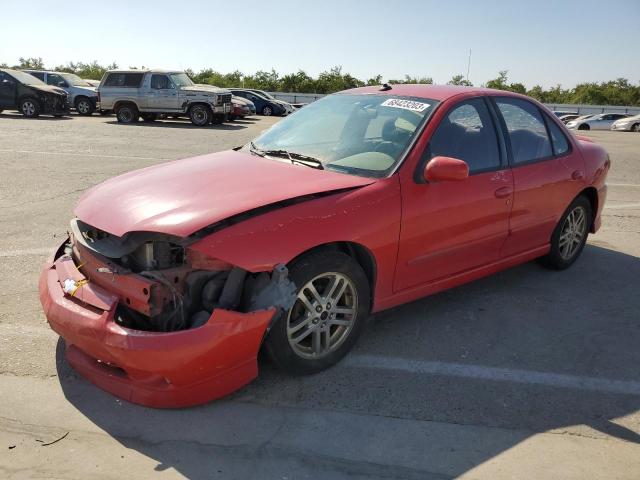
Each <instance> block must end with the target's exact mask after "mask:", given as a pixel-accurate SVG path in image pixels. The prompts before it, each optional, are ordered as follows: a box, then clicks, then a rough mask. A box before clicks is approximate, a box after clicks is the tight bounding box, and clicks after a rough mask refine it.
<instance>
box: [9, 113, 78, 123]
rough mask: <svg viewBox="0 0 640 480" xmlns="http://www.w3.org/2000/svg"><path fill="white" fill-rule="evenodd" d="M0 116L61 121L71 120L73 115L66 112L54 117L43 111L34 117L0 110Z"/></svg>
mask: <svg viewBox="0 0 640 480" xmlns="http://www.w3.org/2000/svg"><path fill="white" fill-rule="evenodd" d="M0 117H9V118H11V119H13V120H24V121H29V122H37V121H43V120H44V121H53V122H57V121H62V120H73V117H72V116H71V115H70V114H67V115H65V116H62V117H54V116H53V115H49V114H47V113H43V114H41V115H39V116H37V117H34V118H28V117H25V116H24V115H22V114H21V113H20V112H0Z"/></svg>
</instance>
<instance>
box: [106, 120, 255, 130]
mask: <svg viewBox="0 0 640 480" xmlns="http://www.w3.org/2000/svg"><path fill="white" fill-rule="evenodd" d="M105 123H107V124H110V125H119V126H124V127H150V128H191V129H203V130H242V129H244V128H247V127H246V126H244V125H234V124H230V123H222V124H220V125H213V124H209V125H206V126H204V127H196V126H194V125H192V124H191V122H189V121H186V122H185V121H181V120H179V119H171V120H167V119H163V120H156V121H155V122H142V121H140V122H137V123H128V124H126V125H125V124H122V123H120V122H118V121H117V120H110V121H107V122H105Z"/></svg>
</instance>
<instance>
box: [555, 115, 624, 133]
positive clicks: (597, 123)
mask: <svg viewBox="0 0 640 480" xmlns="http://www.w3.org/2000/svg"><path fill="white" fill-rule="evenodd" d="M628 116H629V115H627V114H626V113H600V114H598V115H591V116H589V117H587V118H584V117H583V118H576V119H575V120H572V121H570V122H569V123H567V128H569V129H571V130H609V128H611V125H613V122H615V121H616V120H620V119H621V118H627V117H628Z"/></svg>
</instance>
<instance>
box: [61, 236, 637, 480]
mask: <svg viewBox="0 0 640 480" xmlns="http://www.w3.org/2000/svg"><path fill="white" fill-rule="evenodd" d="M639 275H640V258H637V257H634V256H631V255H626V254H624V253H620V252H616V251H614V250H611V249H608V248H605V247H601V246H595V245H588V246H587V247H586V248H585V250H584V252H583V256H582V258H580V260H579V261H578V262H576V264H575V265H574V266H573V267H572V268H570V269H568V270H566V271H562V272H549V271H546V270H544V269H543V268H541V267H540V266H539V265H537V263H535V262H532V263H529V264H525V265H521V266H518V267H515V268H513V269H510V270H506V271H504V272H500V273H498V274H495V275H493V276H491V277H487V278H485V279H481V280H478V281H476V282H473V283H469V284H467V285H463V286H461V287H457V288H455V289H452V290H449V291H446V292H442V293H440V294H436V295H433V296H431V297H427V298H424V299H421V300H418V301H415V302H412V303H410V304H406V305H403V306H400V307H397V308H394V309H391V310H387V311H384V312H381V313H378V314H376V315H374V316H373V317H372V322H371V324H370V325H369V328H368V329H367V331H366V332H365V334H364V335H363V337H362V338H361V339H360V342H359V344H358V347H357V348H356V349H355V351H354V352H353V353H352V355H360V354H362V353H364V354H369V355H390V356H393V357H411V358H414V359H420V360H429V361H442V362H453V361H456V362H458V363H462V362H465V361H469V360H473V361H474V362H475V363H476V364H485V365H486V364H489V365H493V366H496V367H504V368H519V369H521V370H531V371H546V372H552V373H554V372H558V371H559V372H560V373H565V374H572V375H577V376H580V375H582V376H591V377H603V378H604V377H607V376H609V377H614V378H620V379H624V380H629V381H634V382H638V381H640V372H638V371H637V368H636V367H637V365H638V364H640V349H639V348H633V347H634V345H635V346H636V347H637V345H638V340H639V339H640V329H638V322H637V319H634V318H633V315H634V312H635V314H637V312H638V311H640V308H639V307H640V297H639V296H638V294H637V279H638V276H639ZM568 298H569V299H573V300H568ZM513 311H516V312H522V315H521V316H519V317H518V316H514V314H513ZM426 313H428V314H429V315H426ZM420 329H422V330H420ZM425 332H426V333H425ZM390 335H395V336H396V337H397V338H396V341H394V342H389V341H388V339H389V338H390ZM487 344H490V345H491V347H490V348H489V347H487ZM461 345H466V346H467V348H468V352H467V353H468V355H467V356H466V357H464V358H463V357H460V356H459V355H458V353H459V351H460V347H461ZM63 351H64V346H63V342H62V341H60V342H59V344H58V351H57V358H56V361H57V368H58V376H59V379H60V382H61V385H62V389H63V392H64V395H65V396H66V398H67V399H68V401H69V402H70V403H71V404H73V405H74V406H75V407H76V408H77V409H78V410H79V411H80V412H82V413H83V414H84V415H85V416H86V417H87V418H89V419H90V420H91V421H92V422H94V423H95V424H96V425H97V426H98V427H100V428H101V429H103V430H104V431H106V432H107V433H109V434H110V435H111V436H112V437H113V438H115V439H116V440H117V441H118V442H120V443H121V444H122V445H123V446H125V447H126V448H131V449H134V450H136V451H138V452H140V453H142V454H144V455H146V456H148V457H150V458H152V459H154V460H155V461H157V462H158V465H157V466H156V470H158V471H160V470H164V469H166V468H169V467H172V468H174V469H175V470H176V471H178V472H179V473H181V474H182V475H184V476H185V477H187V478H211V477H212V476H213V475H212V474H211V472H216V471H218V472H219V471H220V468H222V467H221V466H224V467H225V468H227V469H229V468H232V469H240V470H237V471H236V473H237V472H238V471H240V472H242V474H241V475H236V477H239V478H256V479H258V478H267V476H265V474H264V472H263V471H262V470H260V469H259V467H260V463H259V462H260V461H262V460H265V459H267V460H269V461H273V460H274V459H281V460H282V461H283V462H285V463H286V461H288V460H287V459H289V458H295V457H296V456H298V457H304V463H305V465H306V466H307V467H308V468H309V469H310V471H315V472H316V475H319V474H318V473H317V472H322V471H324V469H331V468H334V467H335V465H337V464H339V463H340V462H344V461H345V460H344V459H339V458H336V459H328V458H326V457H323V456H322V455H318V456H314V453H313V451H309V450H305V449H304V448H302V447H301V448H300V450H296V449H295V448H294V449H293V450H287V449H283V447H282V444H280V445H279V444H278V442H277V441H276V442H273V441H271V440H273V439H274V438H275V439H276V440H277V439H278V436H279V435H284V436H285V437H286V438H288V439H289V440H288V441H290V442H291V441H292V442H293V443H295V442H296V441H299V443H300V444H301V445H309V444H310V443H312V444H313V443H316V444H323V443H327V442H334V441H338V439H335V438H333V436H334V435H335V433H334V430H333V428H334V427H332V426H330V425H329V426H328V427H327V428H319V427H318V428H309V429H306V430H305V429H302V430H300V429H299V427H298V430H296V429H295V428H296V427H295V426H294V425H292V423H293V422H295V421H296V420H295V418H297V417H295V415H293V414H292V416H291V417H288V416H287V415H286V414H285V415H284V417H283V418H280V417H279V414H278V410H277V409H278V408H289V409H291V408H294V409H297V410H299V411H300V412H305V411H313V410H314V409H319V410H320V412H325V413H324V415H326V416H330V415H333V414H334V412H336V411H337V412H347V413H357V414H370V415H380V416H381V417H385V418H398V419H402V418H408V419H415V418H417V419H420V420H426V421H435V422H442V423H443V424H451V425H480V426H487V427H496V428H498V429H505V431H510V432H513V434H509V435H497V434H496V435H495V436H493V435H494V434H493V433H491V432H492V431H496V430H495V429H493V428H488V429H487V431H489V432H490V433H487V434H486V435H487V438H485V439H484V440H483V441H481V442H480V444H473V445H471V444H470V443H469V442H468V441H466V442H465V441H463V440H462V439H460V441H459V442H458V443H457V444H456V445H455V448H452V449H451V451H450V452H448V453H447V460H446V461H447V462H450V465H455V466H454V467H451V468H450V470H449V471H448V472H447V473H446V477H447V478H449V475H451V476H458V475H462V474H463V473H465V472H467V471H469V470H471V469H473V468H475V467H478V466H479V465H481V464H483V463H484V462H487V461H488V460H490V459H492V458H494V457H496V456H497V455H499V454H501V453H503V452H505V451H507V450H509V449H510V448H512V447H514V446H515V445H517V444H519V443H520V442H523V441H525V440H526V439H527V438H529V437H531V436H532V435H534V434H536V433H540V432H546V431H548V430H552V429H560V430H562V429H565V428H567V427H570V426H575V425H587V426H588V427H590V428H592V429H593V430H596V431H597V432H600V433H601V434H603V435H609V436H612V437H615V438H618V439H622V440H625V441H628V442H633V443H636V444H640V434H639V433H638V432H636V431H633V430H632V429H630V428H627V427H625V426H623V425H620V424H619V423H617V422H616V419H618V418H619V417H623V416H625V415H629V414H632V413H635V412H636V411H638V409H640V396H636V395H629V394H611V393H606V392H585V391H580V390H571V389H567V388H561V387H554V388H547V387H544V386H540V385H528V384H526V383H518V382H513V383H511V382H491V381H486V380H485V381H477V380H470V379H465V378H455V379H451V378H446V377H443V378H439V379H438V378H436V379H432V378H430V379H429V382H424V379H422V381H420V379H418V380H416V379H415V378H412V377H410V376H403V375H402V374H401V373H399V374H398V375H391V376H384V375H383V374H381V373H380V372H375V371H372V372H367V371H365V370H361V369H355V370H354V369H349V368H348V367H347V368H344V367H342V366H340V364H339V365H338V366H336V367H334V368H332V369H329V370H327V371H326V372H322V373H320V374H318V375H315V376H312V377H288V376H286V375H284V374H282V373H280V372H279V371H277V370H275V369H274V368H273V366H271V365H270V364H269V363H268V362H266V361H264V360H261V364H260V369H261V373H260V376H259V378H258V380H256V381H254V382H253V383H252V384H251V385H249V386H247V387H245V388H244V389H242V390H240V391H239V392H237V393H236V394H233V395H231V396H230V397H229V398H227V399H225V400H220V401H215V402H212V403H210V404H207V405H203V406H200V407H194V408H189V409H181V410H155V409H151V408H144V407H140V406H136V405H132V404H129V403H127V402H124V401H114V397H111V396H110V395H109V394H107V393H104V392H102V391H101V390H99V389H98V388H95V387H93V386H92V385H90V384H89V383H88V382H86V381H85V380H83V379H81V378H79V377H78V376H77V375H75V374H74V373H73V371H72V370H71V368H70V367H69V366H68V364H67V362H66V361H65V359H64V355H63ZM474 357H475V358H474ZM347 359H348V357H347ZM394 382H395V383H394ZM408 384H412V385H413V386H412V387H411V388H408V389H407V385H408ZM396 387H397V388H396ZM287 392H291V395H290V396H288V393H287ZM355 392H357V394H355ZM325 399H327V400H325ZM329 399H330V400H329ZM394 404H397V405H398V410H397V411H395V410H393V407H392V406H390V405H394ZM247 405H250V406H254V407H256V408H255V409H253V410H251V413H250V415H249V416H247V415H244V414H243V412H244V410H243V409H244V408H245V407H247ZM258 407H260V408H258ZM320 415H322V413H320ZM274 417H278V418H279V422H280V423H278V424H277V425H276V424H274V422H275V420H274ZM249 424H250V425H251V426H249ZM256 425H258V426H260V428H257V427H255V426H256ZM254 431H258V432H263V431H264V436H263V435H262V434H260V433H259V434H256V435H255V438H254V437H249V438H247V432H254ZM291 431H294V432H296V433H291ZM282 432H286V435H285V434H284V433H282ZM296 435H298V436H297V437H296ZM349 435H350V436H351V437H352V438H353V442H354V444H355V445H362V447H361V448H362V449H363V451H365V450H366V449H367V445H368V444H369V443H370V442H371V441H373V440H372V438H371V437H370V435H371V431H370V430H367V429H365V428H363V429H362V431H359V430H356V431H352V432H350V433H349ZM378 435H380V436H383V437H382V438H383V440H382V441H386V442H388V445H389V446H392V445H394V434H393V432H391V433H389V432H386V433H385V432H380V433H379V434H378ZM442 435H443V436H442V438H439V437H438V434H437V433H436V434H435V436H434V435H433V434H431V435H430V436H429V438H415V442H416V445H420V446H421V447H420V448H422V449H423V452H424V455H426V456H429V455H434V454H435V453H434V452H438V451H439V450H438V448H440V447H439V446H440V445H441V444H446V442H451V441H452V440H451V438H450V437H447V436H446V435H445V434H444V433H443V434H442ZM360 437H361V438H360ZM167 438H170V439H171V442H170V444H165V443H163V442H164V441H165V440H166V439H167ZM292 438H293V440H292ZM378 440H379V439H378ZM176 442H177V443H176ZM179 443H182V444H183V445H190V446H188V447H185V448H178V447H177V445H178V444H179ZM357 448H358V447H356V451H357ZM229 459H231V460H232V462H231V463H230V461H229ZM255 462H258V463H255ZM363 463H364V462H363ZM407 463H414V462H412V461H411V460H409V461H408V462H407ZM380 465H381V466H380V467H379V468H381V469H383V470H384V458H383V459H381V460H380ZM250 467H251V468H250ZM387 467H389V465H387ZM392 467H393V469H392V470H386V471H383V470H381V471H382V473H386V474H387V475H390V476H395V475H398V476H399V477H402V478H416V479H417V478H432V476H433V478H441V477H440V476H438V475H432V474H429V475H428V473H429V472H425V471H415V470H412V469H403V468H402V467H400V466H398V465H395V466H392ZM349 468H352V469H355V470H350V474H353V475H355V476H357V475H358V474H360V475H363V476H364V477H376V478H377V476H378V474H379V473H380V472H378V471H376V468H377V467H371V466H369V467H366V466H364V465H358V464H354V465H351V466H350V467H349ZM358 469H362V470H358ZM226 471H227V472H229V470H226ZM390 472H396V473H395V474H394V473H390ZM150 473H151V472H150ZM229 476H230V477H234V475H232V474H230V475H229ZM312 476H313V475H312ZM380 476H382V475H380ZM216 478H217V477H216ZM234 478H235V477H234ZM292 478H293V477H292ZM341 478H342V477H341ZM358 478H360V477H358Z"/></svg>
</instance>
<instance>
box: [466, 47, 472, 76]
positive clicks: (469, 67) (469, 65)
mask: <svg viewBox="0 0 640 480" xmlns="http://www.w3.org/2000/svg"><path fill="white" fill-rule="evenodd" d="M470 69H471V49H469V61H468V62H467V82H468V81H469V70H470Z"/></svg>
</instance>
